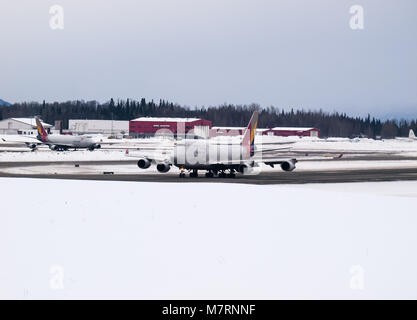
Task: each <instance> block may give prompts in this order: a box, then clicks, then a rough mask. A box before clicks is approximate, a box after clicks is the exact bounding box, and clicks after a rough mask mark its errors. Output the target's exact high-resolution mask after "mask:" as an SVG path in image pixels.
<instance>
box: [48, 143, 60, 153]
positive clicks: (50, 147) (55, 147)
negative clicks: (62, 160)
mask: <svg viewBox="0 0 417 320" xmlns="http://www.w3.org/2000/svg"><path fill="white" fill-rule="evenodd" d="M49 149H51V150H54V151H55V150H58V147H57V146H54V145H53V144H51V145H50V146H49Z"/></svg>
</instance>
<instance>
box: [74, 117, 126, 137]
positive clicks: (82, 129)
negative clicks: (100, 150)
mask: <svg viewBox="0 0 417 320" xmlns="http://www.w3.org/2000/svg"><path fill="white" fill-rule="evenodd" d="M68 130H69V131H70V132H72V133H74V134H108V135H125V134H129V121H120V120H69V122H68Z"/></svg>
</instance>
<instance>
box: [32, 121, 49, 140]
mask: <svg viewBox="0 0 417 320" xmlns="http://www.w3.org/2000/svg"><path fill="white" fill-rule="evenodd" d="M35 120H36V128H37V129H38V138H39V139H40V140H42V141H43V142H46V138H47V137H48V133H47V132H46V130H45V128H44V127H43V125H42V123H41V121H40V120H39V117H35Z"/></svg>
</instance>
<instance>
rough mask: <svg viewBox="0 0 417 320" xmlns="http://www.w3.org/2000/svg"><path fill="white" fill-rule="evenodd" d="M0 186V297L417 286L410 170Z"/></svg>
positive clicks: (387, 290) (294, 293)
mask: <svg viewBox="0 0 417 320" xmlns="http://www.w3.org/2000/svg"><path fill="white" fill-rule="evenodd" d="M0 193H1V195H2V197H1V204H2V206H1V210H0V257H1V264H0V298H23V299H35V298H69V299H76V298H142V299H147V298H149V299H162V298H166V299H197V298H208V299H210V298H217V299H219V298H220V299H222V298H230V299H262V298H264V299H280V298H307V299H310V298H335V299H342V298H347V299H353V298H358V299H369V298H406V299H408V298H414V299H416V298H417V272H416V270H417V253H416V252H417V232H416V230H417V215H416V213H415V212H414V209H413V208H415V207H416V206H417V198H416V197H417V182H383V183H352V184H334V185H332V184H326V185H320V184H314V185H298V186H294V185H291V186H288V185H274V186H252V185H235V184H227V185H226V184H225V185H223V184H203V183H201V184H178V185H175V187H173V185H172V184H164V183H152V184H147V183H136V182H98V181H64V180H37V179H8V178H0Z"/></svg>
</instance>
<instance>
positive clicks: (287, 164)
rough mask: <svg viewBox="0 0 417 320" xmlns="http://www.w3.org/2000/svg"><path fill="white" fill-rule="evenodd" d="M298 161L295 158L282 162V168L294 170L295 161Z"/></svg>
mask: <svg viewBox="0 0 417 320" xmlns="http://www.w3.org/2000/svg"><path fill="white" fill-rule="evenodd" d="M296 162H297V161H296V160H295V159H292V160H288V161H285V162H283V163H281V169H282V170H284V171H293V170H294V169H295V163H296Z"/></svg>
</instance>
